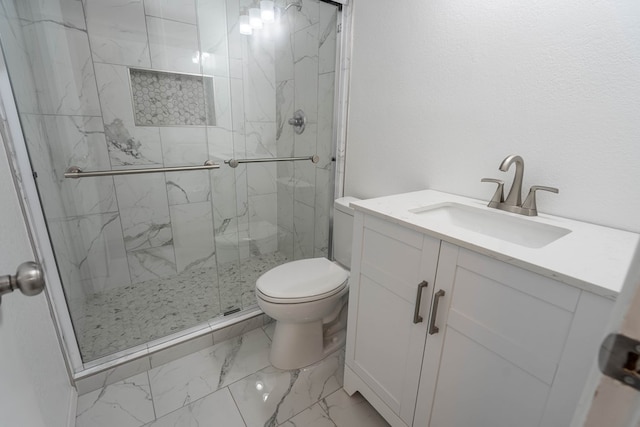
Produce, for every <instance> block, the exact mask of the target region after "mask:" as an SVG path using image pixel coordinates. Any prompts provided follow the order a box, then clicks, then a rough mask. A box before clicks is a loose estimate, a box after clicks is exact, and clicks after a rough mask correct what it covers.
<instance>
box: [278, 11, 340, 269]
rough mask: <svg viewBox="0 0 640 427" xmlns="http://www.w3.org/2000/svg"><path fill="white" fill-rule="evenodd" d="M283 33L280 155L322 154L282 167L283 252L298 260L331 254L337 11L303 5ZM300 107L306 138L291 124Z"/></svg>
mask: <svg viewBox="0 0 640 427" xmlns="http://www.w3.org/2000/svg"><path fill="white" fill-rule="evenodd" d="M282 5H283V6H284V2H283V3H282ZM292 11H294V12H292ZM281 29H282V34H283V35H284V36H283V37H280V38H278V39H277V41H276V46H275V55H276V61H275V62H276V99H277V108H276V138H277V154H278V156H285V157H286V156H307V155H310V154H318V156H319V157H320V162H319V163H317V164H315V165H314V164H312V163H307V162H297V163H280V164H278V165H277V171H276V173H277V179H276V183H277V194H278V214H277V218H278V227H279V229H280V231H281V232H280V233H279V235H278V243H279V248H280V251H281V252H283V253H285V254H286V255H287V256H288V257H290V258H293V259H301V258H309V257H313V256H327V253H328V242H329V234H328V233H329V213H330V209H331V208H332V204H331V203H332V200H333V199H332V196H333V187H332V184H333V183H332V179H331V178H332V174H333V166H334V164H333V162H332V161H331V157H332V146H333V143H332V141H333V112H334V87H335V64H336V36H337V35H336V29H337V9H336V8H335V7H334V6H331V5H328V4H326V3H321V2H317V1H304V2H303V3H302V10H301V11H300V12H297V11H295V9H294V8H291V9H289V13H288V14H287V15H286V19H283V20H282V22H281ZM298 109H302V110H303V111H304V112H305V114H306V116H307V127H306V129H305V131H304V132H303V133H302V134H301V135H297V134H295V133H294V131H293V128H292V127H291V126H290V125H288V123H287V120H288V119H289V118H290V117H293V114H294V111H296V110H298Z"/></svg>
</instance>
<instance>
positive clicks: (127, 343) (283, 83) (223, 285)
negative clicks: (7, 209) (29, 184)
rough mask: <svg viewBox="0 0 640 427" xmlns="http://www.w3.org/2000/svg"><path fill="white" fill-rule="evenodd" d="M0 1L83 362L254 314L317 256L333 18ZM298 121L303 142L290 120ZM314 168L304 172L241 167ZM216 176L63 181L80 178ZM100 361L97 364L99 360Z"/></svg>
mask: <svg viewBox="0 0 640 427" xmlns="http://www.w3.org/2000/svg"><path fill="white" fill-rule="evenodd" d="M258 4H259V3H258V2H257V1H249V0H184V1H179V2H178V1H135V2H131V1H128V0H84V1H82V2H81V1H77V0H50V1H49V0H48V1H46V2H42V1H40V0H0V5H1V6H2V9H1V10H0V39H1V42H2V46H3V50H4V53H5V57H6V62H7V66H8V70H9V76H10V79H11V84H12V88H13V91H14V95H15V98H16V104H17V107H18V112H19V115H20V120H21V125H22V131H23V134H24V136H25V140H26V144H27V149H28V152H29V157H30V160H31V164H32V167H33V172H34V176H37V178H36V185H37V187H38V193H39V196H40V202H41V206H42V208H43V213H44V217H45V219H46V223H47V228H48V231H49V237H50V240H51V243H52V247H53V250H54V253H55V258H56V262H57V266H58V270H59V273H60V276H61V281H62V284H63V288H64V293H65V297H66V301H67V305H68V307H69V311H70V317H71V320H72V323H73V327H74V332H75V336H76V338H77V341H78V343H79V347H80V352H81V354H82V358H83V361H84V362H85V363H86V362H89V361H96V360H97V362H95V363H98V362H99V361H100V360H101V359H102V358H103V357H105V356H109V355H113V354H114V353H118V352H121V351H123V350H126V349H130V348H132V347H137V348H144V347H145V346H147V345H148V344H149V343H153V342H154V341H156V340H158V339H166V338H163V337H167V336H172V334H177V333H180V332H181V331H184V330H186V329H189V328H191V327H194V326H202V325H205V326H207V327H208V325H209V324H211V325H215V323H216V322H218V321H219V320H220V319H221V318H222V316H225V315H229V314H232V313H235V312H237V311H240V310H246V309H249V308H251V307H255V306H256V300H255V295H254V288H255V281H256V278H257V277H258V276H259V275H260V274H262V273H263V272H264V271H266V270H268V269H269V268H272V267H274V266H276V265H279V264H281V263H283V262H286V261H289V260H295V259H301V258H310V257H315V256H327V252H328V238H329V217H330V215H329V213H330V210H331V206H332V205H331V203H332V200H333V174H334V170H333V168H334V164H333V162H332V147H333V143H334V130H333V127H334V123H333V104H334V102H333V98H334V84H335V77H334V76H335V63H336V17H337V13H338V11H337V8H336V6H334V5H332V4H328V3H323V2H320V1H318V0H303V1H301V2H300V4H299V7H298V6H295V5H294V6H290V7H288V8H287V4H285V3H284V1H276V7H275V10H274V12H275V21H274V22H268V23H264V25H263V28H262V29H257V28H256V29H254V30H253V31H252V34H251V35H246V34H241V33H240V27H239V20H240V16H241V15H245V14H246V13H248V10H249V9H250V8H255V7H258ZM296 110H303V111H304V113H305V115H306V118H307V122H306V127H305V130H304V132H303V133H300V134H297V133H295V132H294V128H293V126H291V125H289V119H290V118H292V117H293V116H294V112H295V111H296ZM313 155H317V156H318V157H319V162H318V163H312V162H310V161H308V160H306V161H295V162H294V161H284V162H276V161H269V162H260V163H241V164H239V166H238V167H237V168H232V167H230V166H229V165H227V164H226V163H225V161H228V160H230V159H248V160H251V159H265V158H267V159H277V158H290V157H310V156H313ZM207 160H211V161H214V162H215V163H218V164H220V165H221V167H220V169H216V170H197V171H194V170H190V171H182V172H163V171H158V172H154V173H142V174H135V175H115V176H94V177H83V178H79V179H73V178H65V171H66V170H67V169H68V168H69V167H71V166H76V167H78V168H79V169H81V170H83V171H122V170H129V171H130V170H137V169H144V170H146V171H147V172H149V171H150V170H151V169H160V170H162V169H166V168H174V167H178V166H201V165H203V163H204V162H205V161H207ZM102 360H104V359H102Z"/></svg>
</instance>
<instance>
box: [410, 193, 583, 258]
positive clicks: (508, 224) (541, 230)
mask: <svg viewBox="0 0 640 427" xmlns="http://www.w3.org/2000/svg"><path fill="white" fill-rule="evenodd" d="M409 211H410V212H412V213H414V214H416V215H420V217H422V218H428V219H429V220H430V221H431V220H432V221H434V222H435V223H438V224H440V225H444V226H455V227H459V228H463V229H465V230H469V231H473V232H476V233H480V234H484V235H485V236H490V237H493V238H496V239H500V240H503V241H506V242H510V243H515V244H517V245H520V246H525V247H528V248H542V247H544V246H546V245H548V244H549V243H552V242H554V241H556V240H558V239H559V238H561V237H562V236H565V235H567V234H569V233H571V230H568V229H566V228H562V227H556V226H554V225H550V224H544V223H540V222H535V221H532V220H530V219H526V218H518V217H516V216H513V215H509V214H506V213H503V212H500V211H495V212H494V211H493V210H490V209H481V208H476V207H473V206H467V205H463V204H460V203H439V204H436V205H431V206H426V207H421V208H416V209H410V210H409Z"/></svg>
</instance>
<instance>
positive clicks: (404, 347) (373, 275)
mask: <svg viewBox="0 0 640 427" xmlns="http://www.w3.org/2000/svg"><path fill="white" fill-rule="evenodd" d="M359 223H360V224H359ZM355 224H356V226H357V227H358V226H359V227H358V229H357V230H356V232H355V233H354V237H355V238H356V239H357V242H355V243H354V257H353V259H354V262H352V278H351V287H350V294H349V323H348V337H347V356H346V362H347V367H348V368H350V369H351V370H352V371H353V372H354V373H355V374H356V375H357V377H358V378H359V380H361V381H362V382H364V384H366V386H367V387H368V388H369V389H370V390H371V391H373V393H375V395H376V396H377V397H378V398H379V399H381V400H382V402H383V403H384V405H386V407H387V408H384V409H382V408H380V405H378V407H377V409H378V411H379V412H381V413H382V414H383V415H385V412H386V411H388V410H390V411H392V412H393V414H395V415H396V416H397V417H399V419H400V420H401V421H402V423H404V425H407V426H410V425H411V423H412V422H413V414H414V410H415V403H416V396H417V390H418V381H419V377H420V369H421V364H422V358H423V352H424V344H425V339H426V336H427V333H426V331H427V321H428V315H429V305H430V300H431V295H432V293H433V284H434V280H435V273H436V266H437V260H438V251H439V246H440V241H439V240H437V239H433V238H431V237H427V236H423V235H422V234H421V233H417V232H415V231H412V230H409V229H406V228H403V227H400V226H397V225H395V224H391V223H389V222H385V221H381V220H378V219H376V218H373V217H368V216H364V217H363V218H362V217H361V218H360V219H358V218H356V221H355ZM423 281H424V282H426V283H427V285H426V286H423V287H422V297H421V299H420V302H421V308H420V310H419V312H418V315H419V316H421V317H422V319H423V320H422V321H418V322H417V323H415V321H416V320H417V319H415V318H414V315H415V313H414V312H415V307H416V298H417V294H418V287H419V285H420V284H421V283H422V282H423ZM347 383H348V381H347V380H345V388H347V389H348V390H349V384H347ZM360 391H361V393H363V394H364V395H365V397H367V394H366V392H365V391H363V390H360ZM370 401H372V400H371V399H370ZM372 404H373V405H374V407H375V406H376V402H374V401H372ZM391 418H392V420H390V422H391V423H392V424H393V425H396V424H394V421H397V419H398V418H396V417H391ZM388 419H389V417H388ZM398 425H401V424H399V423H398Z"/></svg>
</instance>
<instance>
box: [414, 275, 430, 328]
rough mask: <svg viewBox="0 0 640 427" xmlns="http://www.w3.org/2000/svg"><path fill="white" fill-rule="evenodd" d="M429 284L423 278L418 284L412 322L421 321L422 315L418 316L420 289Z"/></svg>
mask: <svg viewBox="0 0 640 427" xmlns="http://www.w3.org/2000/svg"><path fill="white" fill-rule="evenodd" d="M427 286H429V283H428V282H427V281H426V280H423V281H422V282H420V283H419V284H418V294H417V295H416V308H415V310H414V311H413V323H420V322H422V316H420V301H421V300H422V290H423V289H424V288H426V287H427Z"/></svg>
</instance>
